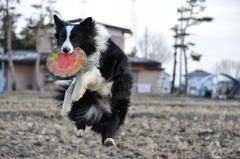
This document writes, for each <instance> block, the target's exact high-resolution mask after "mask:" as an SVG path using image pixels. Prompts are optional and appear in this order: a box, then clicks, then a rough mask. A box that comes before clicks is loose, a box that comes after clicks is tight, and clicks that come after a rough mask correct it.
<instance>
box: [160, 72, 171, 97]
mask: <svg viewBox="0 0 240 159" xmlns="http://www.w3.org/2000/svg"><path fill="white" fill-rule="evenodd" d="M158 89H159V92H160V94H169V93H170V92H171V80H170V75H169V74H168V73H167V72H165V71H161V72H160V76H159V80H158Z"/></svg>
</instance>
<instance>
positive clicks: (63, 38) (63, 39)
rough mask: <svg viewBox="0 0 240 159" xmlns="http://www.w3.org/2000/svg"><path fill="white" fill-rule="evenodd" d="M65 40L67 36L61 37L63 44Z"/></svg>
mask: <svg viewBox="0 0 240 159" xmlns="http://www.w3.org/2000/svg"><path fill="white" fill-rule="evenodd" d="M65 39H66V35H65V34H63V35H62V36H61V37H60V41H61V42H64V41H65Z"/></svg>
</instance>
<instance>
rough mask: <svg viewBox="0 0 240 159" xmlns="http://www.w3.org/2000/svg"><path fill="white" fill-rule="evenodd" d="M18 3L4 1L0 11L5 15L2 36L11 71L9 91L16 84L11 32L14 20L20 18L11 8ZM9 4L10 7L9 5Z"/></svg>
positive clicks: (13, 88) (17, 1) (14, 0)
mask: <svg viewBox="0 0 240 159" xmlns="http://www.w3.org/2000/svg"><path fill="white" fill-rule="evenodd" d="M15 2H16V3H20V1H19V0H6V3H5V5H1V11H5V15H4V16H3V28H2V31H3V34H4V35H3V36H4V41H5V42H4V43H3V44H4V48H6V49H7V52H8V57H9V58H8V64H9V68H10V71H11V79H12V84H11V90H16V89H17V84H16V76H15V68H14V64H13V59H12V32H13V24H14V20H16V18H17V17H19V16H20V14H16V13H15V12H14V10H15V7H14V6H13V4H14V3H15ZM10 4H11V5H10Z"/></svg>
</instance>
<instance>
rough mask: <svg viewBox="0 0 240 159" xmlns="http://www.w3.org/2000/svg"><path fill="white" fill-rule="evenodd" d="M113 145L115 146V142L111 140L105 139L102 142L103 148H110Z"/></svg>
mask: <svg viewBox="0 0 240 159" xmlns="http://www.w3.org/2000/svg"><path fill="white" fill-rule="evenodd" d="M114 145H115V141H114V140H113V139H112V138H107V139H106V140H105V141H104V146H106V147H111V146H114Z"/></svg>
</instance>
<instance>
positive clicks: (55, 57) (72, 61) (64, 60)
mask: <svg viewBox="0 0 240 159" xmlns="http://www.w3.org/2000/svg"><path fill="white" fill-rule="evenodd" d="M85 63H86V54H85V53H84V51H83V50H82V49H80V48H74V50H73V52H72V53H67V54H66V53H63V52H62V51H61V46H59V47H57V48H55V49H53V50H52V51H51V52H50V54H49V55H48V58H47V63H46V65H47V69H48V71H49V72H50V73H51V74H52V75H53V76H55V77H56V78H58V79H66V80H67V79H72V78H74V77H76V76H77V75H78V74H79V72H80V71H81V70H82V69H83V68H84V65H85Z"/></svg>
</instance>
